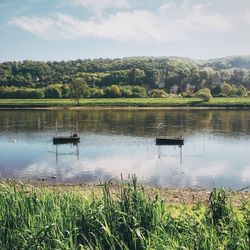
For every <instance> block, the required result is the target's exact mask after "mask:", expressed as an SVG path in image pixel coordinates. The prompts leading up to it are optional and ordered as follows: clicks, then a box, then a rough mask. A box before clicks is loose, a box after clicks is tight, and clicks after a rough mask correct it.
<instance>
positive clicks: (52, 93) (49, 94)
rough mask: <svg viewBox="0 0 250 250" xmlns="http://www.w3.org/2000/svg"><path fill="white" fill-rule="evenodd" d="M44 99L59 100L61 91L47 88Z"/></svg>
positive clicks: (52, 87) (50, 87)
mask: <svg viewBox="0 0 250 250" xmlns="http://www.w3.org/2000/svg"><path fill="white" fill-rule="evenodd" d="M45 97H46V98H61V97H62V90H61V88H58V87H54V86H48V87H47V88H46V89H45Z"/></svg>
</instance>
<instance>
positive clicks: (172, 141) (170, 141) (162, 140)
mask: <svg viewBox="0 0 250 250" xmlns="http://www.w3.org/2000/svg"><path fill="white" fill-rule="evenodd" d="M155 144H156V145H159V146H160V145H162V146H163V145H173V146H174V145H177V146H183V145H184V139H183V138H182V137H181V138H169V137H158V138H156V139H155Z"/></svg>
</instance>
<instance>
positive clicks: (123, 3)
mask: <svg viewBox="0 0 250 250" xmlns="http://www.w3.org/2000/svg"><path fill="white" fill-rule="evenodd" d="M70 3H73V5H76V6H82V7H84V8H86V9H88V10H90V11H93V12H95V13H97V14H101V12H102V11H103V10H105V9H109V8H110V9H111V8H112V9H122V8H127V7H129V3H128V2H127V0H101V1H100V0H73V1H70Z"/></svg>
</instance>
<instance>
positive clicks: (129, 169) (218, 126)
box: [0, 110, 250, 189]
mask: <svg viewBox="0 0 250 250" xmlns="http://www.w3.org/2000/svg"><path fill="white" fill-rule="evenodd" d="M56 120H57V124H58V126H57V127H58V133H59V134H60V135H63V134H65V135H68V134H69V133H70V132H71V131H72V130H74V126H75V124H76V122H77V121H79V126H78V130H79V133H80V137H81V142H80V144H79V145H78V147H77V146H73V145H59V146H54V145H53V143H52V137H53V135H54V132H55V124H56ZM167 135H169V136H178V135H183V137H184V139H185V144H184V146H183V147H182V148H179V147H178V146H156V145H155V137H157V136H167ZM249 148H250V111H248V110H245V111H238V110H237V111H200V110H197V111H173V110H171V111H169V110H156V111H143V110H139V111H138V110H137V111H134V110H132V111H124V110H87V111H85V110H84V111H35V110H34V111H3V110H1V111H0V178H1V179H6V178H15V179H24V180H28V179H32V180H38V179H39V178H44V179H45V181H48V182H91V183H95V182H98V180H99V179H102V180H104V179H111V178H119V177H120V174H121V173H122V174H123V176H125V177H128V176H129V175H130V174H134V173H135V174H136V175H137V177H138V179H140V180H141V181H144V182H145V183H147V184H150V185H157V186H167V187H197V186H198V187H208V188H210V187H213V186H224V187H230V188H234V189H240V188H244V187H246V186H248V185H250V156H249V151H250V150H249ZM52 177H56V178H52Z"/></svg>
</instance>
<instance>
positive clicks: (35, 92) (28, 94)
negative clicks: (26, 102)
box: [0, 87, 44, 99]
mask: <svg viewBox="0 0 250 250" xmlns="http://www.w3.org/2000/svg"><path fill="white" fill-rule="evenodd" d="M0 98H21V99H40V98H44V92H43V90H42V89H31V88H13V87H7V88H1V89H0Z"/></svg>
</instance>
